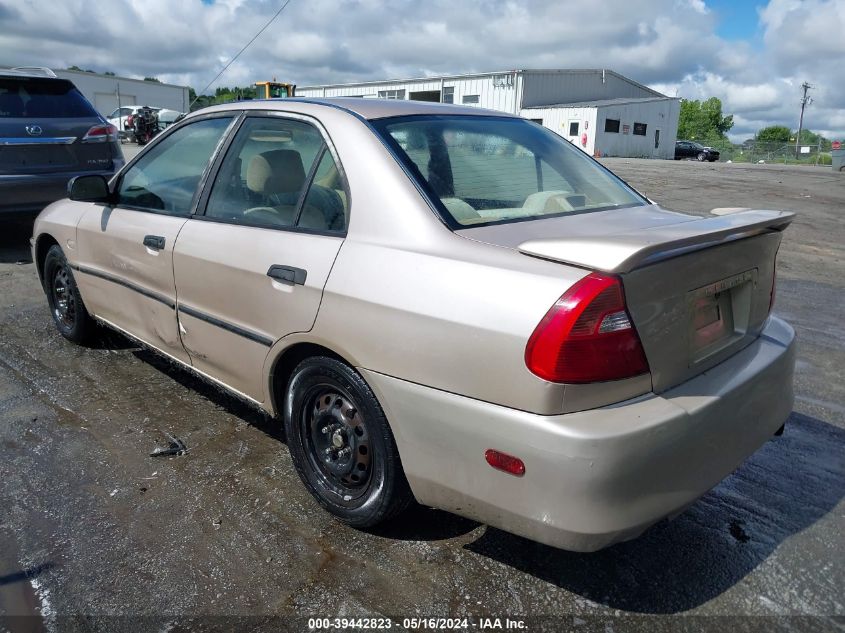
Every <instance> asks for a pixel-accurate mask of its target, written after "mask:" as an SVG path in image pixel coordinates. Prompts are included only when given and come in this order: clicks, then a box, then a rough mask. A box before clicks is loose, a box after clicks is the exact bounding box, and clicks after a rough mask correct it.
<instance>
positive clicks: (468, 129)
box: [373, 116, 647, 228]
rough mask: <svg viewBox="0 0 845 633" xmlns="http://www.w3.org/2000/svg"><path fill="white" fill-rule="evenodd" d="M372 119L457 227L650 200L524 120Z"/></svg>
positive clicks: (413, 117)
mask: <svg viewBox="0 0 845 633" xmlns="http://www.w3.org/2000/svg"><path fill="white" fill-rule="evenodd" d="M373 123H374V125H375V127H376V129H377V130H378V131H379V133H381V134H382V136H383V137H384V138H385V139H386V140H387V141H388V143H389V144H390V145H391V146H393V147H394V149H395V150H396V151H397V154H398V155H399V156H400V157H401V158H402V159H403V162H404V163H405V164H406V166H407V167H408V170H409V171H410V172H411V173H412V174H413V175H414V176H415V177H416V178H417V179H418V180H419V182H420V184H421V187H422V188H423V189H424V190H425V191H426V192H427V193H428V194H429V195H430V197H431V198H432V200H433V201H435V203H436V204H437V206H438V207H439V210H440V213H441V215H442V216H443V218H444V220H446V222H447V224H449V225H450V226H452V227H453V228H461V227H464V226H475V225H483V224H491V223H503V222H513V221H519V220H528V219H537V218H541V217H548V216H554V215H564V214H567V213H574V212H586V211H597V210H602V209H609V208H618V207H629V206H641V205H644V204H647V201H646V200H645V199H643V198H642V197H641V196H639V195H638V194H637V193H636V192H635V191H633V190H632V189H630V188H629V187H627V186H626V185H625V184H624V183H623V182H622V181H620V180H619V179H618V178H616V177H615V176H613V175H612V174H611V173H610V172H608V171H607V170H605V169H604V168H602V167H601V166H600V165H598V164H597V163H596V162H595V161H593V160H592V159H590V158H589V157H587V156H585V155H584V153H583V152H581V151H580V150H579V149H577V148H575V147H573V146H572V145H571V144H570V143H569V142H567V141H566V140H565V139H563V138H561V137H560V136H558V135H557V134H555V133H553V132H550V131H549V130H547V129H545V128H542V127H539V126H537V125H533V124H532V123H530V122H529V121H526V120H524V119H518V118H498V117H477V116H454V117H444V116H438V117H430V116H411V117H397V118H394V119H382V120H379V121H374V122H373Z"/></svg>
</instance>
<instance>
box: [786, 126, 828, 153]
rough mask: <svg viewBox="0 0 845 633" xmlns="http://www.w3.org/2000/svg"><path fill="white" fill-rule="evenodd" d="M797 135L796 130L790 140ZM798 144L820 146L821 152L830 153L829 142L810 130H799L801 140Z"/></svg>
mask: <svg viewBox="0 0 845 633" xmlns="http://www.w3.org/2000/svg"><path fill="white" fill-rule="evenodd" d="M797 134H798V130H795V131H794V132H793V133H792V135H791V137H790V138H791V139H794V138H795V137H796V136H797ZM798 142H799V143H800V144H801V145H821V150H822V151H823V152H826V151H830V140H829V139H827V138H825V137H824V136H822V135H821V134H816V133H815V132H813V131H812V130H801V138H800V139H799V141H798Z"/></svg>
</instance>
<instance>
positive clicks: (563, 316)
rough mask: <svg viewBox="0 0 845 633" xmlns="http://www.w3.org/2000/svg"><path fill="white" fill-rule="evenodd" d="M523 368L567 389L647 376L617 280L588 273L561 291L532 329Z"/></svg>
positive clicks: (642, 351) (645, 362) (643, 360)
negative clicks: (574, 386) (569, 386)
mask: <svg viewBox="0 0 845 633" xmlns="http://www.w3.org/2000/svg"><path fill="white" fill-rule="evenodd" d="M525 365H526V366H527V367H528V369H529V370H530V371H531V372H532V373H533V374H535V375H537V376H539V377H540V378H542V379H544V380H548V381H549V382H559V383H571V384H579V383H590V382H603V381H609V380H621V379H623V378H630V377H632V376H637V375H639V374H644V373H646V372H648V370H649V368H648V361H647V360H646V357H645V351H644V350H643V346H642V343H641V341H640V337H639V335H638V334H637V330H636V329H635V328H634V324H633V323H632V322H631V317H630V316H629V314H628V309H627V306H626V304H625V293H624V291H623V289H622V282H621V281H620V280H619V278H618V277H615V276H613V275H602V274H599V273H591V274H589V275H587V276H586V277H584V278H583V279H581V280H580V281H578V282H577V283H576V284H575V285H574V286H572V287H571V288H570V289H569V290H567V291H566V292H565V293H564V294H563V296H562V297H561V298H560V299H558V300H557V302H556V303H555V304H554V305H553V306H552V308H551V309H550V310H549V311H548V312H547V313H546V316H544V317H543V320H542V321H540V323H539V325H537V327H536V328H535V329H534V333H533V334H532V335H531V338H530V339H529V340H528V344H527V345H526V347H525Z"/></svg>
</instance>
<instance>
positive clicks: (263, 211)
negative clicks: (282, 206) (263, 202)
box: [244, 207, 281, 224]
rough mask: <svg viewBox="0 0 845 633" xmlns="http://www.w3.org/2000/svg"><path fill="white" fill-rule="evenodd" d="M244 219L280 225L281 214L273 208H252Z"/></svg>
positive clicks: (246, 212)
mask: <svg viewBox="0 0 845 633" xmlns="http://www.w3.org/2000/svg"><path fill="white" fill-rule="evenodd" d="M244 217H249V218H251V219H254V220H256V221H258V222H266V223H267V224H278V223H279V220H281V216H280V214H279V212H278V211H277V210H276V209H274V208H273V207H252V208H251V209H247V210H246V211H244Z"/></svg>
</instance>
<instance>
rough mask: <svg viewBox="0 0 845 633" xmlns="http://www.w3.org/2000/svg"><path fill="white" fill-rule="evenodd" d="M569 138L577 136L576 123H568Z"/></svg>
mask: <svg viewBox="0 0 845 633" xmlns="http://www.w3.org/2000/svg"><path fill="white" fill-rule="evenodd" d="M569 136H578V121H570V122H569Z"/></svg>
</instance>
